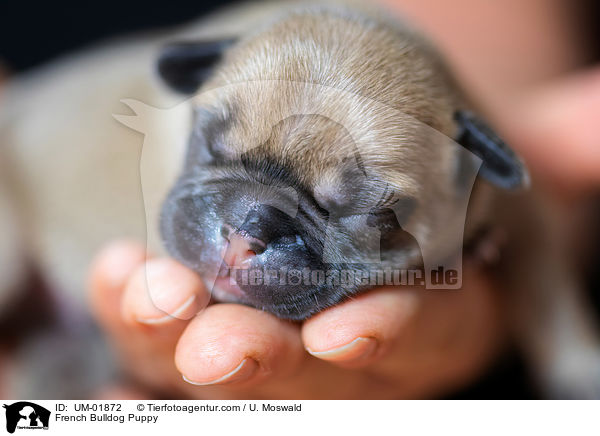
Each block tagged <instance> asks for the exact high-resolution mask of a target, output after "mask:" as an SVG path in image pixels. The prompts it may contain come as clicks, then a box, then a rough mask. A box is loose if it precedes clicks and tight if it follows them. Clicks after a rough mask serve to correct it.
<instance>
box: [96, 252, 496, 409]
mask: <svg viewBox="0 0 600 436" xmlns="http://www.w3.org/2000/svg"><path fill="white" fill-rule="evenodd" d="M464 283H466V284H468V285H467V286H465V287H464V289H463V290H460V291H426V290H422V289H409V288H378V289H374V290H373V291H371V292H368V293H365V294H363V295H360V296H358V297H356V298H353V299H350V300H348V301H346V302H344V303H342V304H340V305H338V306H336V307H333V308H330V309H328V310H325V311H324V312H322V313H319V314H317V315H316V316H314V317H312V318H311V319H309V320H306V321H304V322H303V323H292V322H288V321H283V320H280V319H278V318H276V317H275V316H273V315H271V314H269V313H265V312H262V311H259V310H257V309H254V308H250V307H245V306H241V305H237V304H212V305H210V306H208V307H206V308H204V306H205V305H206V303H207V301H208V299H209V295H208V292H207V291H206V289H205V288H204V286H203V284H202V282H201V280H200V279H199V277H198V276H197V275H196V274H195V273H194V272H192V271H190V270H188V269H187V268H185V267H184V266H182V265H180V264H178V263H176V262H175V261H173V260H171V259H166V258H158V259H146V254H145V251H144V248H143V247H142V246H140V245H137V244H135V243H130V242H116V243H113V244H111V245H109V246H108V247H107V248H106V249H104V250H103V251H102V252H101V253H100V254H99V256H98V257H97V260H96V261H95V263H94V265H93V268H92V271H91V281H90V287H91V303H92V307H93V309H94V311H95V313H96V315H97V318H98V320H99V322H100V324H101V325H102V326H103V327H104V329H105V330H106V332H107V333H108V335H109V337H110V338H111V340H112V341H113V343H114V345H115V347H116V349H117V350H118V353H119V355H120V357H121V360H122V362H123V364H124V366H125V367H126V369H127V371H128V372H129V374H130V375H132V376H133V377H134V378H136V379H137V380H138V381H141V382H142V383H143V384H145V385H146V386H149V387H151V388H153V389H156V390H159V391H162V392H168V393H169V395H175V396H183V397H192V398H213V399H235V398H281V399H285V398H295V399H308V398H361V399H365V398H421V397H434V396H437V395H441V394H444V393H447V392H449V391H450V390H452V389H455V388H457V387H459V386H461V385H463V384H465V383H466V382H468V381H469V380H471V379H473V378H475V377H476V376H477V375H478V374H479V373H480V371H481V370H482V369H484V368H485V367H486V364H487V363H488V362H489V361H490V359H491V358H492V357H493V356H494V354H495V352H496V351H497V350H498V348H499V343H500V342H501V337H502V333H501V331H502V329H501V327H500V322H499V313H498V307H499V305H498V304H497V301H496V296H495V292H494V289H493V285H492V284H491V282H490V280H489V278H488V277H486V275H485V274H483V273H482V272H481V271H478V270H477V269H476V268H475V267H474V266H466V267H465V272H464ZM149 288H150V289H151V292H152V297H151V296H150V291H149V290H148V289H149ZM169 313H170V314H173V315H176V316H169V315H168V314H169ZM182 376H183V377H185V380H187V381H188V382H186V381H184V378H183V377H182ZM195 384H197V385H204V386H196V385H195Z"/></svg>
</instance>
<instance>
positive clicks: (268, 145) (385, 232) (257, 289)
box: [161, 16, 478, 319]
mask: <svg viewBox="0 0 600 436" xmlns="http://www.w3.org/2000/svg"><path fill="white" fill-rule="evenodd" d="M298 19H299V18H298V17H295V18H293V19H292V23H294V20H298ZM306 19H307V18H306V17H304V20H306ZM308 19H310V16H309V18H308ZM300 21H302V18H300ZM351 24H353V25H355V24H356V23H351ZM338 25H340V24H339V23H338ZM346 30H347V29H346ZM288 31H289V29H288ZM278 32H286V29H285V28H284V29H279V30H278ZM329 33H331V32H329ZM275 36H277V32H276V35H275ZM317 36H318V35H316V36H315V40H317V39H318V38H316V37H317ZM281 41H283V42H281ZM285 41H286V38H281V37H272V38H271V39H269V34H268V33H267V36H261V37H259V38H257V39H255V40H252V41H250V42H249V43H247V44H246V48H242V49H238V52H237V53H235V52H234V55H233V58H232V60H230V61H229V63H227V62H226V63H225V65H224V66H222V68H221V70H220V74H217V75H216V77H217V79H215V80H214V81H213V82H212V83H211V85H212V88H213V90H212V91H210V92H207V93H204V94H200V95H198V96H197V97H196V99H195V107H196V110H195V113H194V131H193V132H192V134H191V136H190V142H189V146H188V153H187V156H186V159H185V167H184V169H183V171H182V173H181V175H180V178H179V180H178V182H177V184H176V186H175V187H174V188H173V189H172V191H171V193H170V194H169V196H168V198H167V200H166V201H165V205H164V208H163V214H162V220H161V231H162V234H163V237H164V240H165V243H166V246H167V248H168V250H169V251H170V253H171V254H172V255H174V256H175V257H176V258H177V259H179V260H180V261H182V262H183V263H185V264H186V265H187V266H189V267H190V268H192V269H194V270H196V271H197V272H199V273H200V274H201V275H203V276H204V277H205V279H206V282H207V284H208V285H209V286H213V283H214V286H213V295H214V296H215V297H216V298H217V299H219V300H222V301H231V302H239V303H244V304H249V305H252V306H254V307H257V308H260V309H263V310H266V311H269V312H272V313H274V314H276V315H278V316H280V317H283V318H289V319H304V318H307V317H309V316H310V315H312V314H314V313H316V312H318V311H320V310H323V309H324V308H326V307H329V306H331V305H333V304H335V303H337V302H339V301H340V300H342V299H343V298H344V297H346V296H349V295H352V294H355V293H357V292H360V291H361V290H363V289H365V287H368V283H369V281H368V278H369V275H370V273H371V272H373V271H377V270H384V269H389V268H393V269H406V268H411V267H418V266H419V265H421V264H422V259H421V253H422V252H425V251H427V252H439V255H440V256H445V255H448V254H450V252H451V250H453V249H457V248H458V247H456V244H453V243H451V242H449V241H452V240H453V239H452V237H450V238H449V237H448V234H449V233H451V231H450V230H451V229H456V228H457V227H456V223H455V222H453V221H457V222H458V224H459V225H461V224H464V208H465V207H466V202H467V201H468V195H469V193H470V188H471V184H469V183H467V186H465V183H464V179H465V177H464V176H465V171H467V168H470V169H471V171H473V168H474V169H475V170H477V168H478V166H477V165H476V164H475V163H474V162H475V161H474V160H472V159H470V157H469V156H470V154H465V153H466V152H465V151H464V148H462V147H461V146H459V145H458V144H456V143H454V142H452V141H450V140H449V138H448V137H449V136H455V135H457V132H459V130H460V129H461V126H459V125H458V124H456V122H455V120H454V119H453V117H454V116H455V111H456V107H455V106H453V104H452V94H453V91H452V92H450V91H449V92H447V93H446V94H443V97H442V98H439V97H437V96H436V94H435V93H432V92H429V91H427V89H425V88H426V87H427V86H431V87H433V88H435V89H437V88H439V87H440V84H441V83H442V82H443V81H442V82H440V83H437V82H436V81H432V82H431V83H429V84H428V83H420V84H416V85H415V86H414V87H412V88H406V86H404V87H398V88H396V90H395V91H394V92H395V93H397V94H398V95H396V96H390V92H389V88H386V87H381V89H382V90H384V91H385V89H388V91H387V93H385V94H381V93H379V95H380V96H381V97H382V98H381V100H383V101H384V103H382V102H381V101H380V100H378V99H377V98H374V97H377V96H378V92H379V91H376V92H375V95H373V94H372V93H371V94H370V95H367V96H364V95H361V94H360V93H359V92H358V91H360V90H361V86H362V85H364V84H363V83H361V82H360V81H361V80H381V79H378V78H377V77H365V78H363V79H361V78H360V77H359V78H354V79H353V80H354V82H352V84H353V86H354V87H355V88H356V89H354V90H350V91H348V90H347V89H345V90H341V89H340V88H339V87H335V86H330V84H328V83H326V84H325V85H322V84H315V83H311V82H309V81H308V80H306V77H302V74H303V73H302V72H306V71H307V61H306V59H304V56H300V57H298V59H296V61H297V62H299V63H301V64H302V68H300V67H298V69H294V66H293V62H291V63H290V62H289V60H288V61H286V62H285V63H284V64H283V65H279V64H277V63H272V62H271V64H269V63H268V62H265V63H264V65H265V66H264V68H266V70H264V71H263V72H262V73H261V74H260V76H259V79H261V78H263V77H266V78H267V79H266V80H257V78H256V77H252V76H247V77H243V75H242V78H244V79H247V80H248V81H246V82H242V83H238V84H236V85H229V84H228V81H227V80H226V78H227V77H231V76H235V75H237V77H236V78H237V79H238V80H239V79H240V71H249V70H251V68H250V66H246V67H244V63H245V62H247V59H252V62H253V63H252V65H254V66H255V63H257V62H258V63H259V64H260V62H259V61H256V59H255V56H254V55H255V54H256V53H262V52H264V51H265V50H264V47H269V48H270V49H271V50H273V51H274V52H273V53H272V57H273V58H274V59H276V58H277V56H276V54H275V53H278V52H286V50H287V51H291V52H293V51H294V49H293V48H290V47H286V46H285V44H286V43H285ZM386 41H387V40H386ZM261 44H262V46H263V48H261ZM325 45H326V43H325ZM248 47H249V48H248ZM257 47H258V48H257ZM382 50H383V51H385V50H387V48H386V46H385V45H384V46H382ZM304 54H305V55H309V56H310V53H304ZM321 54H322V53H321ZM371 56H373V55H371ZM381 56H382V58H385V59H389V58H390V56H387V55H386V53H381ZM424 56H425V57H427V56H428V55H424ZM359 57H360V56H359ZM178 61H179V60H178ZM320 62H323V59H318V58H316V59H314V64H315V65H317V64H319V63H320ZM174 65H175V66H176V65H177V62H174ZM170 67H171V69H172V67H173V65H171V66H170ZM383 67H385V65H384V66H383ZM383 67H381V66H380V68H383ZM397 67H403V65H397ZM289 68H291V69H292V71H294V72H296V73H298V74H300V76H297V75H295V74H291V75H290V74H289V71H288V70H287V69H289ZM408 69H409V70H410V68H408ZM308 70H310V67H308ZM408 72H409V73H410V71H408ZM342 73H343V71H340V74H342ZM177 75H178V76H181V74H180V72H177ZM367 76H368V75H367ZM281 77H284V78H285V79H286V80H281ZM224 78H225V79H224ZM349 83H351V82H347V83H346V85H348V84H349ZM363 88H364V87H363ZM436 92H438V91H436ZM367 94H369V93H368V92H367ZM422 96H426V97H427V98H428V99H430V100H431V101H432V104H429V105H428V104H426V103H427V101H421V100H423V99H420V97H422ZM391 97H394V98H398V99H403V100H404V101H406V102H408V104H407V105H406V111H403V110H399V109H398V108H397V107H391V106H389V105H388V104H386V103H385V102H389V101H390V98H391ZM411 101H412V102H414V103H411ZM415 115H416V116H415ZM431 126H436V128H437V130H436V129H434V128H432V127H431ZM438 130H441V132H439V131H438ZM467 133H468V132H467ZM463 136H465V132H464V129H463ZM467 137H469V136H468V135H467ZM467 142H468V141H467ZM467 172H468V171H467ZM473 174H474V173H473ZM461 212H462V213H461ZM452 245H454V246H452ZM365 277H366V278H367V280H366V281H365V280H364V279H365Z"/></svg>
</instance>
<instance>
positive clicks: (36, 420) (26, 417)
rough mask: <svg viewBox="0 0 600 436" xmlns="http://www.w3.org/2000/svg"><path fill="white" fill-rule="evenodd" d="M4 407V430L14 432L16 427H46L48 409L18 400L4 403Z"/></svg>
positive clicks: (48, 414)
mask: <svg viewBox="0 0 600 436" xmlns="http://www.w3.org/2000/svg"><path fill="white" fill-rule="evenodd" d="M3 407H4V408H5V409H6V431H8V432H9V433H14V432H15V430H16V429H17V428H18V429H38V430H39V429H44V430H47V429H48V423H49V421H50V411H49V410H48V409H46V408H44V407H42V406H39V405H37V404H35V403H30V402H29V401H19V402H17V403H13V404H11V405H6V404H5V405H4V406H3Z"/></svg>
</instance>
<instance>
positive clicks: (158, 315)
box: [121, 258, 210, 326]
mask: <svg viewBox="0 0 600 436" xmlns="http://www.w3.org/2000/svg"><path fill="white" fill-rule="evenodd" d="M209 299H210V295H209V294H208V292H206V290H205V288H204V285H203V283H202V280H201V279H200V277H199V276H198V275H197V274H196V273H195V272H193V271H191V270H190V269H188V268H186V267H185V266H183V265H181V264H180V263H178V262H176V261H174V260H172V259H167V258H163V259H153V260H149V261H148V262H146V263H145V264H143V265H140V266H138V268H137V269H136V271H135V272H134V273H133V275H132V277H131V279H130V280H129V282H128V284H127V286H126V289H125V294H124V296H123V302H122V310H121V312H122V316H123V319H124V320H125V322H127V323H129V324H130V325H135V324H144V325H154V326H166V325H168V324H177V321H178V320H188V319H190V318H192V317H193V316H194V315H195V314H196V313H198V311H200V310H201V309H203V308H204V307H205V306H206V305H207V304H208V301H209Z"/></svg>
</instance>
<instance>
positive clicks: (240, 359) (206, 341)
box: [175, 304, 305, 387]
mask: <svg viewBox="0 0 600 436" xmlns="http://www.w3.org/2000/svg"><path fill="white" fill-rule="evenodd" d="M304 357H305V352H304V349H303V347H302V342H301V340H300V334H299V329H298V326H297V325H294V324H292V323H290V322H286V321H282V320H279V319H277V318H276V317H274V316H273V315H271V314H268V313H266V312H261V311H258V310H256V309H253V308H250V307H245V306H240V305H236V304H216V305H212V306H209V307H208V308H207V309H206V310H204V311H203V312H202V313H200V314H199V315H198V316H197V317H196V318H194V320H193V321H192V322H191V323H190V324H189V326H188V327H187V329H186V330H185V332H184V333H183V335H182V336H181V339H180V340H179V343H178V344H177V350H176V353H175V363H176V365H177V368H178V369H179V371H180V372H181V374H182V375H183V378H184V379H185V380H186V381H188V382H189V383H192V384H196V385H215V384H219V385H221V384H227V385H229V386H244V387H248V386H253V385H255V384H257V383H260V382H261V381H264V380H266V379H267V378H276V377H280V376H286V375H288V376H289V375H290V374H292V373H293V372H294V371H296V369H297V368H298V366H299V363H300V361H301V360H302V359H303V358H304Z"/></svg>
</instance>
